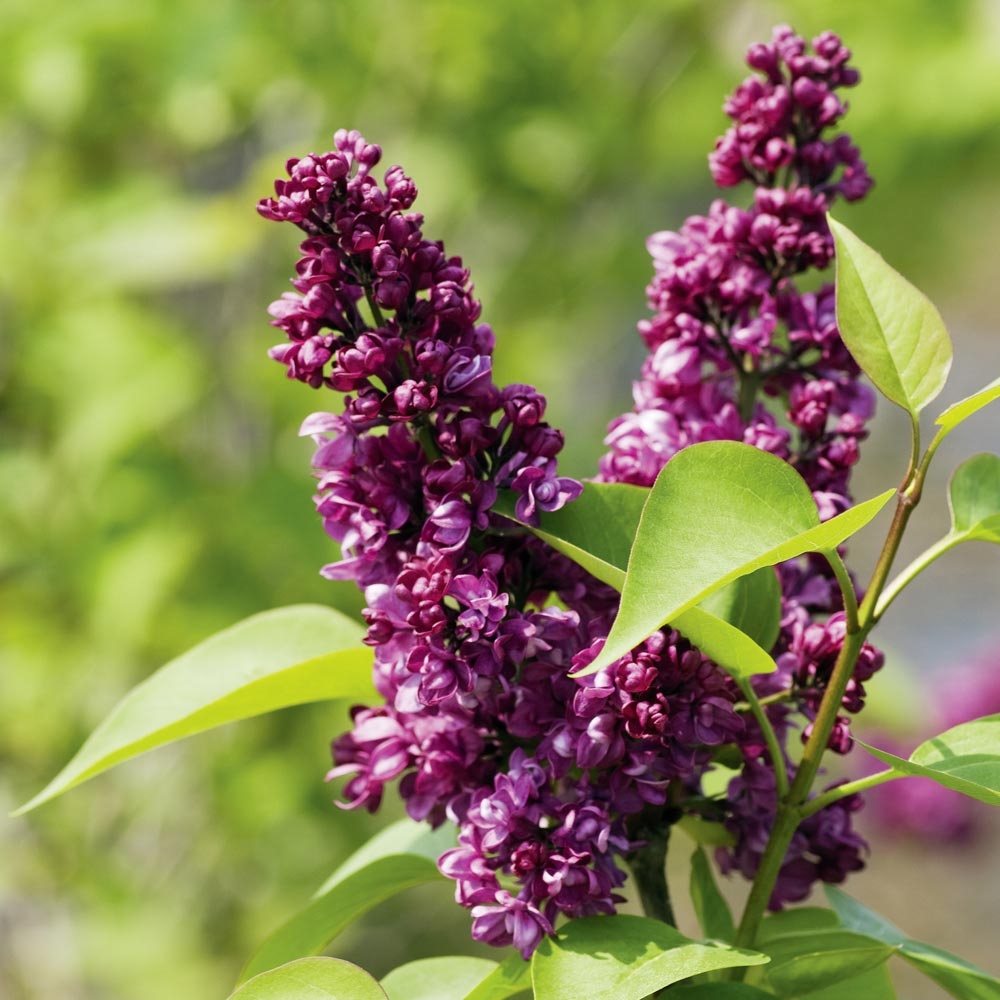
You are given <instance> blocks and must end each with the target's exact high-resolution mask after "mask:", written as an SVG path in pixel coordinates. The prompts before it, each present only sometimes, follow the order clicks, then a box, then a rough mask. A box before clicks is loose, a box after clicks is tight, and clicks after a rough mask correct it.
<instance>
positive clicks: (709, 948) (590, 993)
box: [531, 915, 767, 1000]
mask: <svg viewBox="0 0 1000 1000" xmlns="http://www.w3.org/2000/svg"><path fill="white" fill-rule="evenodd" d="M766 961H767V958H766V957H765V956H764V955H760V954H758V953H756V952H752V951H743V950H740V949H737V948H730V947H728V946H727V945H723V944H718V943H711V942H698V941H691V940H690V939H688V938H686V937H684V935H683V934H681V933H680V932H679V931H676V930H674V928H672V927H669V926H667V925H666V924H663V923H661V922H660V921H658V920H650V919H648V918H646V917H633V916H625V915H619V916H615V917H584V918H582V919H579V920H571V921H569V923H567V924H565V925H564V926H563V927H562V928H561V929H560V931H559V935H558V937H557V938H556V939H555V940H553V939H552V938H546V939H545V940H544V941H543V942H542V943H541V944H540V945H539V947H538V950H537V951H536V952H535V955H534V957H533V959H532V963H531V970H532V971H531V976H532V982H533V983H534V987H535V998H536V1000H579V998H580V997H586V998H587V1000H642V998H644V997H648V996H649V995H650V994H652V993H655V992H656V991H657V990H659V989H662V988H663V987H664V986H669V985H670V984H671V983H677V982H680V981H681V980H682V979H687V978H688V977H690V976H696V975H699V974H700V973H702V972H711V971H713V970H715V969H730V968H735V967H739V966H747V965H760V964H761V963H763V962H766Z"/></svg>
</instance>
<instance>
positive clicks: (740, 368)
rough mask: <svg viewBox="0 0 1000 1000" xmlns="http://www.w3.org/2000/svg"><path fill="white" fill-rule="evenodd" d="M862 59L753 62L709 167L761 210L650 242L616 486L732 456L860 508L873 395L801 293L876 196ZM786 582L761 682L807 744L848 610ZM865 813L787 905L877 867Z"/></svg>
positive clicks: (745, 855)
mask: <svg viewBox="0 0 1000 1000" xmlns="http://www.w3.org/2000/svg"><path fill="white" fill-rule="evenodd" d="M849 58H850V53H849V51H848V50H847V49H846V48H845V47H844V46H843V45H842V44H841V42H840V40H839V38H837V37H836V36H835V35H833V34H830V33H825V34H823V35H820V36H819V37H818V38H816V39H815V40H814V41H813V53H812V54H810V53H809V52H808V51H807V47H806V44H805V42H804V41H803V39H802V38H800V37H798V36H797V35H795V34H794V33H793V32H792V31H791V29H789V28H785V27H782V28H778V29H776V30H775V32H774V35H773V39H772V41H771V42H770V43H769V44H760V45H754V46H752V47H751V48H750V51H749V54H748V57H747V62H748V64H749V65H750V66H751V68H753V69H755V70H757V71H758V72H759V73H760V74H762V75H763V76H762V77H761V76H753V77H751V78H749V79H748V80H746V81H745V82H744V83H743V84H741V85H740V86H739V87H738V88H737V90H736V92H735V94H734V95H733V96H732V97H731V98H730V99H729V100H728V101H727V102H726V104H725V111H726V113H727V114H728V115H729V116H730V117H731V118H732V119H733V122H734V123H733V125H732V126H731V128H730V129H729V130H728V131H727V132H726V134H725V135H724V136H723V137H722V138H721V139H720V140H719V141H718V143H717V146H716V149H715V152H714V153H713V154H712V155H711V156H710V157H709V162H710V166H711V169H712V174H713V176H714V178H715V180H716V182H717V183H718V184H719V185H720V186H723V187H728V186H731V185H735V184H738V183H739V182H741V181H744V180H749V181H752V182H753V183H754V185H755V190H754V194H753V201H752V204H751V205H750V206H749V207H748V208H740V207H737V206H734V205H730V204H728V203H727V202H725V201H722V200H717V201H715V202H714V203H713V204H712V206H711V208H710V209H709V213H708V215H707V216H694V217H692V218H689V219H688V220H687V221H686V222H685V223H684V225H683V226H682V227H681V228H680V230H679V231H678V232H660V233H655V234H654V235H653V236H651V237H650V239H649V241H648V243H647V246H648V249H649V251H650V254H651V256H652V258H653V265H654V277H653V280H652V282H651V284H650V285H649V287H648V289H647V293H648V297H649V305H650V308H651V309H652V311H653V316H652V318H650V319H649V320H646V321H644V322H642V323H641V324H640V326H639V329H640V332H641V334H642V336H643V339H644V340H645V343H646V345H647V346H648V348H649V354H648V356H647V358H646V360H645V362H644V364H643V368H642V372H641V377H640V379H639V381H638V382H636V384H635V388H634V399H635V408H634V409H633V411H632V412H631V413H627V414H624V415H623V416H621V417H619V418H618V419H617V420H615V421H614V422H613V423H612V424H611V426H610V428H609V433H608V437H607V438H606V441H605V443H606V444H607V446H608V448H609V450H608V452H607V454H606V455H605V456H604V457H603V459H602V460H601V466H600V469H601V478H602V479H603V480H605V481H607V482H627V483H634V484H636V485H640V486H649V485H651V484H652V482H653V481H654V479H655V478H656V475H657V474H658V473H659V471H660V469H661V468H662V467H663V465H664V464H665V463H666V462H667V461H668V460H669V459H670V458H671V457H672V456H673V455H674V454H676V453H677V452H678V451H679V450H680V449H682V448H685V447H687V446H688V445H690V444H694V443H696V442H699V441H710V440H718V439H730V440H738V441H743V442H745V443H747V444H751V445H754V446H755V447H758V448H761V449H763V450H765V451H769V452H772V453H773V454H775V455H778V456H779V457H781V458H783V459H785V460H786V461H788V462H790V463H791V464H792V465H793V466H794V467H795V468H796V469H797V470H798V471H799V473H800V474H801V475H802V476H803V478H804V479H805V480H806V482H807V483H808V484H809V486H810V488H811V489H812V491H813V496H814V497H815V500H816V503H817V506H818V509H819V512H820V516H821V518H822V519H824V520H826V519H828V518H830V517H832V516H834V515H835V514H837V513H839V512H841V511H843V510H845V509H846V508H848V507H849V506H850V505H851V503H852V502H853V501H852V498H851V494H850V490H849V478H850V473H851V470H852V468H853V466H854V464H855V463H856V462H857V460H858V452H859V444H860V442H861V441H862V440H863V439H864V438H865V436H866V434H867V429H866V425H867V422H868V421H869V419H870V418H871V416H872V415H873V411H874V395H873V393H872V392H871V390H870V389H869V388H868V386H866V385H863V384H862V383H861V382H860V381H859V375H860V372H859V370H858V367H857V365H856V363H855V362H854V360H853V359H852V358H851V356H850V355H849V354H848V352H847V350H846V348H845V347H844V345H843V342H842V341H841V339H840V336H839V332H838V330H837V322H836V312H835V307H834V291H833V286H832V284H827V285H824V286H822V287H821V288H820V289H819V290H817V291H814V292H803V291H800V290H799V288H798V287H797V285H796V279H797V278H798V277H799V276H800V275H803V274H805V273H806V272H810V271H813V270H819V269H823V268H825V267H826V266H827V265H828V264H829V263H830V261H831V260H832V258H833V240H832V237H831V235H830V233H829V229H828V227H827V225H826V220H825V213H826V211H827V210H828V209H829V208H830V207H831V205H832V204H833V203H834V201H835V200H836V199H837V198H838V197H842V198H844V199H845V200H847V201H853V200H856V199H858V198H861V197H862V196H864V194H865V193H866V192H867V191H868V189H869V188H870V187H871V180H870V178H869V176H868V174H867V171H866V169H865V165H864V163H863V162H862V160H861V159H860V157H859V155H858V151H857V149H856V148H855V147H854V146H853V145H852V144H851V142H850V140H849V138H848V137H847V136H846V135H843V134H839V135H834V136H829V135H828V133H829V130H830V129H831V128H832V127H833V126H835V125H836V124H837V122H838V121H839V120H840V118H841V117H842V115H843V114H844V111H845V106H844V104H843V103H842V102H841V100H840V98H839V97H838V96H837V93H836V92H837V90H839V89H840V88H842V87H848V86H852V85H854V84H855V83H857V81H858V74H857V72H856V71H855V70H854V69H852V68H850V67H849V66H848V65H847V63H848V59H849ZM779 406H780V407H781V409H783V410H784V421H782V420H780V419H779V417H778V415H777V411H778V409H779ZM779 578H780V580H781V583H782V590H783V597H784V602H783V620H782V629H781V634H780V636H779V639H778V642H777V645H776V647H775V650H774V653H775V655H776V659H777V663H778V668H779V669H778V672H777V673H776V674H774V675H772V676H769V677H766V678H763V679H758V680H757V681H756V682H755V683H756V685H757V687H758V688H759V693H760V694H761V695H768V696H770V697H771V698H772V699H779V700H778V702H777V704H774V705H773V706H772V707H771V708H770V709H769V715H770V717H771V720H772V723H773V725H774V727H775V729H776V731H777V732H778V733H779V734H780V735H781V736H782V737H783V738H784V737H786V736H787V733H788V729H789V724H790V717H791V710H792V708H797V709H798V710H799V711H800V712H801V713H802V714H804V715H805V717H806V720H807V725H806V726H805V727H804V728H803V731H802V736H803V739H806V738H808V736H809V733H810V732H811V723H809V720H811V719H812V718H813V717H814V716H815V712H816V710H817V708H818V706H819V702H820V700H821V698H822V696H823V692H824V690H825V688H826V683H827V681H828V680H829V677H830V673H831V670H832V668H833V664H834V662H835V661H836V658H837V654H838V653H839V651H840V648H841V646H842V644H843V640H844V633H845V625H844V616H843V613H842V611H841V610H840V609H841V608H842V600H841V596H840V593H839V589H838V587H837V585H836V583H835V581H834V578H833V576H832V573H831V571H830V570H829V568H828V567H827V566H826V564H825V563H824V562H823V561H821V560H819V559H809V560H802V561H799V562H796V563H793V564H789V565H785V566H781V567H779ZM881 665H882V656H881V654H880V653H879V652H878V651H877V650H875V649H874V648H872V647H871V646H867V645H866V646H865V648H864V649H863V651H862V655H861V657H860V659H859V661H858V666H857V669H856V671H855V674H854V677H853V678H852V680H851V682H850V685H849V688H848V691H847V693H846V694H845V697H844V701H843V707H844V711H845V713H855V712H857V711H859V710H860V709H861V707H862V706H863V704H864V694H865V691H864V682H865V681H866V680H868V679H869V678H870V677H871V676H872V674H873V673H874V672H875V671H876V670H877V669H878V668H879V667H880V666H881ZM782 695H784V696H785V697H784V698H781V697H780V696H782ZM850 746H851V737H850V730H849V718H848V716H847V715H846V714H842V715H841V716H840V717H839V718H838V722H837V725H836V728H835V730H834V732H833V734H832V736H831V740H830V747H831V749H833V750H835V751H837V752H839V753H846V752H847V751H848V750H849V749H850ZM741 749H742V751H743V756H744V767H743V772H742V774H741V775H740V777H738V778H736V779H734V781H733V782H732V785H731V787H730V789H729V796H728V803H727V807H726V808H727V814H728V818H727V825H728V826H729V828H730V830H731V832H732V833H733V835H734V836H735V838H736V844H735V846H734V847H733V848H732V849H728V850H721V851H719V860H720V863H721V865H722V866H723V868H724V869H726V870H729V869H733V868H735V869H738V870H740V871H742V872H743V873H744V874H745V875H747V876H748V877H752V875H753V873H754V872H755V871H756V867H757V863H758V862H759V859H760V856H761V854H762V852H763V849H764V846H765V844H766V841H767V833H768V831H769V829H770V823H771V821H772V819H773V815H774V811H775V808H776V805H777V794H776V791H775V785H774V773H773V770H772V769H771V768H770V765H769V757H768V754H767V751H766V749H765V747H764V742H763V740H762V739H761V735H760V733H759V732H758V731H757V729H756V727H755V726H754V725H752V724H750V723H748V725H747V734H746V737H745V739H744V740H743V741H742V743H741ZM789 766H790V764H789ZM859 805H860V800H843V801H841V802H838V803H837V804H836V805H835V806H831V807H830V808H828V809H825V810H823V811H821V812H820V813H818V814H816V815H815V816H814V817H813V818H812V819H811V820H810V822H809V823H807V824H804V825H803V826H802V827H801V829H800V830H799V832H798V834H797V836H796V841H795V842H794V843H793V845H792V847H791V849H790V851H789V855H788V857H787V859H786V863H785V867H784V868H783V869H782V873H781V877H780V878H779V881H778V885H777V887H776V889H775V893H774V896H773V897H772V905H774V906H779V905H781V903H783V902H785V901H791V900H796V899H801V898H803V897H804V896H805V895H806V893H807V892H808V890H809V885H810V884H811V883H812V882H813V881H815V880H816V879H817V878H819V879H823V880H826V881H840V880H841V879H842V878H843V877H844V875H845V874H846V873H847V872H848V871H852V870H854V869H856V868H859V867H860V866H861V852H862V850H863V846H864V845H863V842H862V841H861V840H860V838H858V837H857V835H856V834H855V833H853V831H852V830H851V826H850V822H849V819H848V816H849V813H850V812H851V811H853V810H854V809H855V808H857V807H858V806H859Z"/></svg>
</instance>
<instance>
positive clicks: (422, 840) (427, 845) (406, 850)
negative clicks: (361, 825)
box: [313, 818, 457, 898]
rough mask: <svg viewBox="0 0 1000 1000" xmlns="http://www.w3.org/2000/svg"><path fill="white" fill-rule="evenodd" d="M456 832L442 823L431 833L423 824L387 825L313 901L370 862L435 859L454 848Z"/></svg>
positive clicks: (404, 821) (369, 840)
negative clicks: (399, 857) (397, 858)
mask: <svg viewBox="0 0 1000 1000" xmlns="http://www.w3.org/2000/svg"><path fill="white" fill-rule="evenodd" d="M456 834H457V831H456V829H455V827H454V826H453V825H452V824H451V823H442V824H441V826H439V827H438V828H437V829H436V830H432V829H431V828H430V827H429V826H428V825H427V824H426V823H418V822H416V821H415V820H412V819H408V818H404V819H400V820H397V821H396V822H395V823H390V824H389V825H388V826H387V827H385V829H383V830H379V832H378V833H376V834H375V835H374V836H373V837H369V838H368V840H366V841H365V842H364V843H363V844H362V845H361V846H360V847H359V848H358V849H357V850H356V851H355V852H354V853H353V854H352V855H351V856H350V857H349V858H347V860H346V861H344V863H343V864H342V865H340V867H339V868H337V869H336V871H334V873H333V874H332V875H331V876H330V877H329V878H328V879H327V880H326V881H325V882H324V883H323V885H321V886H320V887H319V889H317V890H316V893H315V895H314V897H313V898H316V896H322V895H324V894H325V893H327V892H329V891H330V890H331V889H332V888H333V887H334V886H335V885H336V884H337V883H338V882H343V881H344V879H345V878H347V876H348V875H353V874H354V872H356V871H359V870H360V869H362V868H365V867H367V866H368V865H370V864H371V863H372V862H373V861H378V860H379V859H380V858H386V857H389V855H391V854H415V855H417V856H418V857H421V858H427V860H428V861H434V862H437V859H438V858H439V857H441V855H442V854H444V852H445V851H447V850H448V849H449V848H452V847H454V846H455V843H456Z"/></svg>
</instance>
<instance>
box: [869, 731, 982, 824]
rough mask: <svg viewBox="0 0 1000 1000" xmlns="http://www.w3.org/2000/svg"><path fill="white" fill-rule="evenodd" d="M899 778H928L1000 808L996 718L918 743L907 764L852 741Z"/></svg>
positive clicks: (899, 758)
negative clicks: (908, 776)
mask: <svg viewBox="0 0 1000 1000" xmlns="http://www.w3.org/2000/svg"><path fill="white" fill-rule="evenodd" d="M856 742H857V743H858V745H859V746H860V747H862V748H863V749H864V750H866V751H867V752H868V753H870V754H871V755H872V756H873V757H877V758H878V759H879V760H881V761H883V762H884V763H886V764H888V765H889V766H890V767H891V768H893V770H895V771H896V772H898V773H899V774H900V775H912V776H915V777H921V778H930V779H931V780H933V781H936V782H937V783H938V784H939V785H944V787H945V788H951V789H953V790H954V791H956V792H961V793H962V794H963V795H968V796H969V797H970V798H973V799H979V801H980V802H986V803H987V804H989V805H993V806H997V805H1000V715H988V716H985V717H984V718H982V719H974V720H973V721H972V722H963V723H962V724H961V725H960V726H955V727H953V728H952V729H949V730H948V731H947V732H944V733H942V734H941V735H940V736H935V737H934V738H933V739H930V740H927V741H926V742H925V743H921V744H920V746H918V747H917V749H916V750H914V751H913V753H912V754H910V758H909V760H904V759H903V758H902V757H897V756H896V755H895V754H891V753H887V752H886V751H885V750H878V749H876V748H875V747H871V746H868V744H866V743H862V742H861V740H857V741H856Z"/></svg>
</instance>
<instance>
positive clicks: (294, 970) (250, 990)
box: [229, 958, 387, 1000]
mask: <svg viewBox="0 0 1000 1000" xmlns="http://www.w3.org/2000/svg"><path fill="white" fill-rule="evenodd" d="M229 1000H387V998H386V995H385V992H384V991H383V990H382V987H381V986H379V984H378V982H377V981H376V980H375V979H373V978H372V977H371V976H370V975H368V973H367V972H365V971H364V969H359V968H358V966H356V965H352V964H351V963H350V962H344V961H341V959H339V958H300V959H299V960H298V961H296V962H289V963H288V964H287V965H282V966H280V967H279V968H277V969H271V970H270V971H268V972H264V973H261V975H259V976H254V978H253V979H251V980H250V981H249V982H247V983H244V984H243V985H242V986H240V987H239V988H238V989H236V990H235V991H234V992H233V993H231V994H230V996H229Z"/></svg>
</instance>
